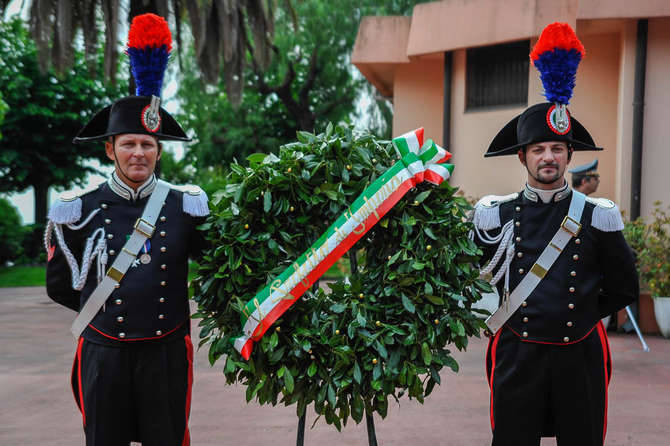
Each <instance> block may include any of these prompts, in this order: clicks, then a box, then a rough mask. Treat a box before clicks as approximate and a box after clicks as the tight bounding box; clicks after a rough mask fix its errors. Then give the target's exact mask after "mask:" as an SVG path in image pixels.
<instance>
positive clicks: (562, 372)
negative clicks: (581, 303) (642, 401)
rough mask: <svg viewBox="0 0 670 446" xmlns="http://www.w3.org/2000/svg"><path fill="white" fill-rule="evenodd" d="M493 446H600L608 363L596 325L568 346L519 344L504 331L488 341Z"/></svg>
mask: <svg viewBox="0 0 670 446" xmlns="http://www.w3.org/2000/svg"><path fill="white" fill-rule="evenodd" d="M486 371H487V376H488V380H489V386H490V388H491V429H492V430H493V443H492V445H493V446H511V445H513V446H538V445H539V444H540V437H554V436H555V437H556V439H557V443H558V445H559V446H602V445H603V443H604V441H605V433H606V431H607V386H608V384H609V380H610V376H611V371H612V361H611V357H610V351H609V345H608V341H607V334H606V333H605V328H604V327H603V325H602V323H600V322H598V325H596V327H594V329H593V331H591V333H590V334H589V335H588V336H587V337H586V338H585V339H584V340H582V341H581V342H577V343H575V344H569V345H554V344H540V343H532V342H525V341H522V340H521V338H520V337H519V336H517V335H516V334H515V333H514V332H512V331H511V330H509V329H508V328H506V327H503V328H502V329H501V330H499V331H498V333H497V334H496V336H495V337H493V338H491V340H490V341H489V346H488V350H487V354H486Z"/></svg>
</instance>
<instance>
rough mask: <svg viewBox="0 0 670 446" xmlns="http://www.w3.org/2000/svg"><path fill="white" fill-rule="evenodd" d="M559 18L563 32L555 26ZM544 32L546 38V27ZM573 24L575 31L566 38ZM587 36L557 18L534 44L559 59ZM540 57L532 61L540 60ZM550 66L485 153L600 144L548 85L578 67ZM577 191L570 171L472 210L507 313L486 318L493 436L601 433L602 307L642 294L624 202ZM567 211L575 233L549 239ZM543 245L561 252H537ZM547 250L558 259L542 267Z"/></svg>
mask: <svg viewBox="0 0 670 446" xmlns="http://www.w3.org/2000/svg"><path fill="white" fill-rule="evenodd" d="M547 30H549V31H547ZM556 30H558V33H557V34H558V37H557V36H556V35H551V34H552V33H553V32H555V31H556ZM545 33H548V34H549V35H550V38H549V39H543V38H544V37H545ZM570 35H572V39H569V42H567V43H560V39H561V38H563V37H564V36H570ZM547 41H549V43H547ZM557 41H558V42H559V43H560V45H557V47H556V48H553V49H552V48H551V45H550V44H551V42H557ZM575 42H576V43H578V45H576V44H575ZM580 45H581V44H580V43H579V41H578V40H577V38H576V36H575V35H574V32H573V31H572V29H571V28H570V27H569V26H568V25H566V24H552V25H549V26H548V27H547V28H546V29H545V31H543V33H542V36H541V37H540V39H539V40H538V43H537V45H536V48H538V47H539V48H540V49H541V50H542V51H545V53H543V54H542V55H541V57H553V53H552V52H556V53H560V54H558V56H559V58H558V59H559V60H558V61H557V62H556V63H555V64H553V65H551V69H553V70H556V69H558V68H560V66H561V63H562V61H563V60H566V59H567V58H569V57H577V56H578V55H579V54H578V53H577V52H576V50H575V51H574V52H572V53H569V54H567V55H566V53H567V52H566V51H565V50H564V48H566V47H567V48H570V47H571V46H575V47H579V46H580ZM547 48H549V49H548V50H547ZM581 50H582V51H583V47H582V48H581ZM561 51H563V53H561ZM571 51H572V50H571ZM535 52H536V50H534V51H533V53H535ZM533 53H531V58H533V57H534V56H533ZM541 62H542V59H540V66H538V63H537V62H536V66H538V68H540V70H541V71H543V68H544V67H542V66H541ZM571 69H573V70H576V64H573V66H572V68H571ZM554 74H555V73H552V72H548V73H547V72H544V71H543V77H542V80H543V83H544V87H545V94H546V95H547V98H548V99H550V101H552V102H547V103H541V104H536V105H533V106H531V107H529V108H528V109H526V110H525V111H524V112H523V113H522V114H521V115H519V116H517V117H515V118H514V119H513V120H512V121H510V122H509V123H508V124H507V125H505V127H504V128H503V129H502V130H501V131H500V132H499V133H498V134H497V135H496V137H495V138H494V139H493V141H492V143H491V145H490V146H489V149H488V151H487V153H486V155H485V156H487V157H488V156H499V155H517V153H518V152H520V151H521V152H524V153H525V151H526V148H527V146H528V145H532V144H539V143H544V142H560V143H564V144H565V145H567V147H568V161H569V158H570V156H571V155H572V153H573V151H577V150H602V149H600V148H598V147H596V146H595V143H594V142H593V139H592V137H591V135H590V134H589V133H588V132H587V131H586V129H585V128H584V127H583V126H582V125H581V123H579V122H578V121H577V120H576V119H575V118H574V117H573V116H571V114H570V112H569V110H568V109H567V107H566V104H567V101H566V100H565V96H563V97H560V96H559V95H554V96H552V94H550V93H551V89H552V88H555V85H556V84H557V83H560V82H562V81H563V79H569V78H571V77H572V79H574V71H573V72H572V74H570V73H567V74H565V73H563V74H562V75H561V76H559V77H558V78H556V77H552V76H553V75H554ZM556 79H558V80H556ZM547 81H549V82H548V83H547ZM552 82H553V83H552ZM573 85H574V84H573ZM563 93H564V92H563ZM570 94H571V93H570ZM567 97H568V98H569V95H568V96H567ZM559 146H560V147H561V150H565V149H564V148H562V147H563V146H561V145H560V144H559ZM548 147H551V149H549V150H553V147H554V146H548ZM544 150H548V149H546V148H544ZM557 150H558V149H557ZM526 155H527V154H526ZM519 156H520V158H521V155H519ZM523 159H526V158H523ZM530 175H531V174H530V171H529V176H530ZM534 178H535V177H534ZM559 179H560V178H559ZM538 181H539V180H538ZM555 183H558V179H557V180H556V181H555ZM576 194H580V193H579V192H575V191H573V190H571V189H570V188H569V186H568V184H567V182H565V180H564V179H563V185H562V187H559V188H557V189H554V190H541V189H535V188H533V187H531V186H529V185H528V184H527V185H526V186H525V188H524V189H523V190H522V191H521V192H519V193H514V194H511V195H506V196H494V195H489V196H486V197H484V198H482V199H481V200H480V201H479V202H478V203H477V204H476V205H475V210H474V213H473V219H472V220H473V223H474V226H475V231H474V236H475V241H476V242H477V244H478V245H479V246H480V247H481V248H482V250H483V254H484V255H483V258H482V264H481V265H482V267H483V269H482V272H483V274H484V275H485V277H490V280H491V282H492V283H494V284H495V285H496V287H497V291H498V294H499V296H501V299H500V308H499V309H498V310H497V311H496V313H495V314H496V315H498V316H501V317H500V318H498V319H495V316H492V317H491V318H490V319H489V320H488V321H490V323H491V325H490V326H492V325H494V323H493V322H494V321H495V322H496V323H495V327H496V330H497V331H496V332H495V333H491V338H490V341H489V346H488V349H487V355H486V372H487V378H488V382H489V386H490V389H491V399H490V407H491V429H492V432H493V441H492V444H493V445H494V446H509V445H515V446H539V444H540V438H541V437H542V436H545V437H546V436H555V437H556V438H557V442H558V444H559V445H560V446H602V445H603V444H604V440H605V434H606V430H607V405H608V393H607V388H608V385H609V382H610V377H611V373H612V360H611V354H610V350H609V345H608V341H607V334H606V332H605V328H604V327H603V325H602V323H601V322H600V319H601V318H602V317H604V316H606V315H609V314H611V313H613V312H616V311H618V310H619V309H621V308H624V307H625V306H626V305H628V304H630V303H631V302H633V301H634V300H635V299H636V298H637V296H638V294H639V287H638V278H637V272H636V269H635V265H634V259H633V254H632V251H631V249H630V248H629V247H628V245H627V244H626V241H625V240H624V237H623V235H622V233H621V230H622V229H623V221H622V219H621V213H620V211H619V209H618V208H617V206H616V205H615V204H614V203H613V202H611V201H609V200H607V199H593V198H589V197H583V195H581V194H580V195H579V196H576ZM582 197H583V198H582ZM573 198H574V199H575V203H578V202H580V201H581V199H584V200H585V202H584V207H583V210H582V213H581V217H580V218H579V221H578V222H576V221H575V222H572V223H569V221H568V220H567V219H566V216H568V211H569V209H570V205H571V201H572V200H573ZM573 215H574V214H573ZM564 222H568V223H569V227H570V228H571V229H570V231H566V233H569V234H570V236H569V238H567V239H566V238H565V237H563V240H567V243H566V244H565V245H564V246H558V245H553V246H552V245H550V243H552V239H553V237H554V236H555V235H556V234H557V233H558V234H562V233H561V232H560V231H561V230H560V228H561V227H562V225H564ZM578 225H581V226H578ZM563 227H564V228H565V227H567V226H563ZM553 240H557V239H553ZM560 243H561V242H559V244H560ZM545 249H548V250H550V251H548V252H552V251H551V250H555V251H553V252H552V253H553V254H555V253H556V252H558V257H555V255H553V257H552V256H546V257H543V259H544V260H538V259H540V257H541V254H542V253H543V251H545ZM549 257H552V258H555V260H554V261H553V263H551V264H550V266H548V267H547V268H545V267H543V266H542V265H546V264H547V262H546V261H545V260H546V259H547V258H549ZM540 264H542V265H540ZM538 265H539V267H538ZM531 274H533V275H534V276H530V275H531ZM489 275H490V276H489ZM527 276H528V279H529V280H526V281H525V283H526V284H529V283H530V284H532V285H533V286H534V288H533V287H531V286H526V285H524V286H522V287H519V288H518V291H517V293H516V294H515V290H516V289H517V287H518V286H519V284H520V283H521V281H522V280H524V278H526V277H527ZM538 279H539V282H538V281H537V280H538ZM510 294H511V295H514V296H515V299H516V301H515V302H514V303H512V302H511V299H510ZM524 296H525V299H524ZM517 297H518V299H517ZM510 305H511V306H510ZM516 305H518V308H517V307H516ZM501 324H502V325H501ZM498 326H501V328H497V327H498Z"/></svg>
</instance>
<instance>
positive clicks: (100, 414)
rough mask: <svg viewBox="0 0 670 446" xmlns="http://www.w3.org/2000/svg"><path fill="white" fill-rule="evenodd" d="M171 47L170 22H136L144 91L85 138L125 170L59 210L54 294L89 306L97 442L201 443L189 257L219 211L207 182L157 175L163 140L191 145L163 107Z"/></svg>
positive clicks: (51, 243)
mask: <svg viewBox="0 0 670 446" xmlns="http://www.w3.org/2000/svg"><path fill="white" fill-rule="evenodd" d="M138 29H139V31H138ZM149 30H154V31H153V32H149ZM156 30H157V31H156ZM143 32H146V33H147V35H143V34H142V33H143ZM152 36H153V37H156V36H158V37H159V38H160V39H162V40H159V41H157V42H156V41H151V37H152ZM169 50H170V33H169V30H168V29H167V23H166V22H165V20H163V19H162V18H161V17H158V16H155V15H153V14H146V15H142V16H138V17H136V18H135V19H134V20H133V23H132V25H131V30H130V34H129V48H128V54H129V55H130V57H131V67H132V69H133V72H134V76H135V78H136V82H137V85H138V91H137V94H138V95H137V96H129V97H125V98H123V99H120V100H118V101H116V102H115V103H113V104H112V105H110V106H108V107H106V108H104V109H103V110H102V111H100V112H99V113H98V114H96V115H95V116H94V117H93V118H92V119H91V121H90V122H89V123H88V124H87V125H86V126H85V127H84V128H83V129H82V130H81V131H80V133H79V134H78V135H77V137H76V138H75V139H74V142H75V143H81V142H88V141H104V145H105V151H106V153H107V156H108V157H109V159H110V160H112V161H113V162H114V173H112V175H111V176H110V178H109V179H108V180H107V182H105V183H103V184H101V185H100V186H99V187H98V188H97V189H95V190H94V191H92V192H89V193H86V194H83V195H80V196H76V195H70V196H67V195H66V196H64V197H62V198H61V199H60V200H59V201H57V202H56V203H55V204H54V205H53V206H52V208H51V210H50V212H49V221H48V226H47V232H46V234H45V247H46V249H47V252H48V259H49V261H48V264H47V293H48V295H49V297H51V298H52V299H53V300H54V301H56V302H58V303H60V304H62V305H64V306H66V307H68V308H71V309H72V310H75V311H78V312H79V314H78V316H77V317H76V319H75V322H74V324H73V327H72V331H73V334H74V335H75V337H76V338H77V340H78V344H77V350H76V356H75V360H74V365H73V370H72V390H73V393H74V397H75V400H76V402H77V405H78V406H79V409H80V411H81V415H82V419H83V425H84V431H85V436H86V444H87V445H96V446H100V445H105V446H107V445H108V446H120V445H124V446H127V445H128V444H130V442H131V441H140V442H142V444H143V445H144V446H172V445H174V446H177V445H187V444H189V441H190V436H189V430H188V418H189V412H190V403H191V385H192V379H193V346H192V343H191V339H190V314H189V313H190V312H189V302H188V292H187V288H188V285H187V275H188V259H189V257H190V256H197V255H198V254H199V252H200V251H201V249H202V248H203V241H204V240H203V236H202V233H201V232H199V231H198V230H197V226H198V225H199V224H201V223H203V221H204V219H205V218H206V215H207V214H208V213H209V211H208V205H207V196H206V195H205V193H204V192H203V191H202V190H201V189H200V188H198V187H175V186H172V185H170V184H169V183H166V182H164V181H161V180H159V179H157V178H156V175H155V174H154V169H155V167H156V162H157V161H158V160H159V159H160V156H161V152H162V145H161V142H160V141H161V140H176V141H189V138H188V137H187V136H186V134H185V133H184V131H183V130H182V129H181V127H180V126H179V124H177V122H176V121H175V120H174V119H173V118H172V116H170V115H169V114H168V113H167V112H166V111H165V110H164V109H163V108H161V107H160V84H161V83H162V77H163V70H164V69H165V67H164V66H163V67H162V68H161V67H157V68H155V67H153V66H152V65H151V64H152V63H153V62H155V60H156V58H160V57H161V56H164V61H165V63H167V57H168V53H169ZM157 54H158V56H156V55H157ZM152 56H155V57H152ZM147 61H148V62H147ZM147 73H149V76H150V77H152V79H148V80H147V79H146V76H147ZM157 78H160V79H159V80H160V82H156V79H157Z"/></svg>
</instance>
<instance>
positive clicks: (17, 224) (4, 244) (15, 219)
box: [0, 198, 25, 266]
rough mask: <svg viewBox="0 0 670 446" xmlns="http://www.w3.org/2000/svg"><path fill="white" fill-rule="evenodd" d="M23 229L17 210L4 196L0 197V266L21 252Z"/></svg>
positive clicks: (17, 256)
mask: <svg viewBox="0 0 670 446" xmlns="http://www.w3.org/2000/svg"><path fill="white" fill-rule="evenodd" d="M24 233H25V231H24V229H23V226H22V225H21V216H20V215H19V211H18V210H17V209H16V208H15V207H14V206H12V204H11V203H10V202H9V200H7V199H6V198H0V241H1V242H0V266H2V265H4V263H5V262H7V261H8V260H9V261H15V260H16V259H18V258H19V257H21V255H22V254H23V238H24Z"/></svg>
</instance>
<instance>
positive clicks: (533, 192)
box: [523, 181, 572, 203]
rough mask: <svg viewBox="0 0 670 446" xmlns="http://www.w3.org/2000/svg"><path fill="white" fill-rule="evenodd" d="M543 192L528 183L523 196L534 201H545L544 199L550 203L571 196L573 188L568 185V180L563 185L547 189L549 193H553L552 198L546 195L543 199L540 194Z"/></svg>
mask: <svg viewBox="0 0 670 446" xmlns="http://www.w3.org/2000/svg"><path fill="white" fill-rule="evenodd" d="M543 192H544V191H538V189H534V188H532V187H530V186H529V185H528V183H526V186H525V187H524V188H523V196H524V197H525V198H526V199H527V200H529V201H532V202H534V203H538V202H539V203H544V200H547V202H548V203H550V202H556V201H561V200H564V199H566V198H568V197H569V196H570V193H571V192H572V189H571V188H570V187H569V186H568V182H567V181H566V182H565V184H564V185H563V187H561V188H559V189H555V190H553V191H546V192H547V193H552V194H553V195H552V196H551V198H546V197H545V199H544V200H543V199H542V197H540V194H542V193H543Z"/></svg>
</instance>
